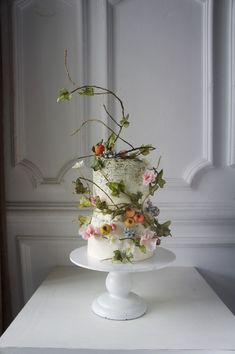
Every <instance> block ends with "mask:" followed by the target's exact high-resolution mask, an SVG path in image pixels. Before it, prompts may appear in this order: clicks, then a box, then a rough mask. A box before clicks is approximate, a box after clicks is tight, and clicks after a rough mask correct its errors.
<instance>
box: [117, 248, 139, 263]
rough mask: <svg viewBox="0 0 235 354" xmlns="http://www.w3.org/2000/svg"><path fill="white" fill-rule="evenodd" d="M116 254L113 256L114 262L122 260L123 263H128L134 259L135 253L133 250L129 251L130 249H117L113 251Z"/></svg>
mask: <svg viewBox="0 0 235 354" xmlns="http://www.w3.org/2000/svg"><path fill="white" fill-rule="evenodd" d="M113 253H114V256H113V258H112V261H113V262H122V263H127V262H130V263H131V261H132V260H133V258H134V257H133V254H132V253H131V252H129V251H128V250H127V251H125V250H123V251H120V250H115V251H113Z"/></svg>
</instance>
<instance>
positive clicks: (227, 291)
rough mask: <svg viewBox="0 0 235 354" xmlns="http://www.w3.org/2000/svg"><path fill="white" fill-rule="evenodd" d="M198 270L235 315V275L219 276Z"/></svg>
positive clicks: (204, 270)
mask: <svg viewBox="0 0 235 354" xmlns="http://www.w3.org/2000/svg"><path fill="white" fill-rule="evenodd" d="M196 269H197V271H198V272H199V273H200V274H201V276H202V277H203V278H204V279H205V280H206V282H207V283H208V284H209V285H210V286H211V287H212V289H213V290H214V291H215V292H216V294H217V295H218V296H219V298H220V299H221V300H222V301H223V302H224V304H225V305H226V306H227V307H228V308H229V309H230V311H232V313H233V314H234V315H235V301H234V294H235V274H234V275H233V276H227V275H226V276H225V275H224V274H219V273H216V272H212V271H209V270H206V269H202V268H196ZM228 284H230V287H228Z"/></svg>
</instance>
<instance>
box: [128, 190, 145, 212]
mask: <svg viewBox="0 0 235 354" xmlns="http://www.w3.org/2000/svg"><path fill="white" fill-rule="evenodd" d="M128 196H129V198H130V200H131V203H132V204H134V205H135V206H137V208H138V206H139V200H140V199H141V198H142V197H143V193H141V192H137V193H131V194H128Z"/></svg>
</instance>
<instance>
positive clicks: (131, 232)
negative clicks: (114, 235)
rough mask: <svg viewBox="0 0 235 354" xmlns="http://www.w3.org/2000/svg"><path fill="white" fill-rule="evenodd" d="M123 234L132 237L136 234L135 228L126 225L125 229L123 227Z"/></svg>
mask: <svg viewBox="0 0 235 354" xmlns="http://www.w3.org/2000/svg"><path fill="white" fill-rule="evenodd" d="M123 234H124V235H125V236H126V237H132V236H134V235H135V229H133V228H131V229H129V228H128V227H126V228H125V229H123Z"/></svg>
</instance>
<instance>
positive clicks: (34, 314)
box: [0, 267, 235, 354]
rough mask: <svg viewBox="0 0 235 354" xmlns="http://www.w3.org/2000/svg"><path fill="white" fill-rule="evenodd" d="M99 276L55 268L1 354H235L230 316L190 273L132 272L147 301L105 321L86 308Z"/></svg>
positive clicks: (99, 286)
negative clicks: (139, 313) (132, 313)
mask: <svg viewBox="0 0 235 354" xmlns="http://www.w3.org/2000/svg"><path fill="white" fill-rule="evenodd" d="M105 276H106V274H105V273H103V272H96V271H90V270H84V269H80V268H79V267H59V268H56V269H55V270H54V271H53V272H52V273H51V274H50V275H49V276H48V278H47V279H46V280H45V281H44V282H43V284H42V285H41V286H40V287H39V289H38V290H37V291H36V293H35V294H34V295H33V297H32V298H31V299H30V300H29V302H28V303H27V304H26V306H25V307H24V309H23V310H22V311H21V312H20V314H19V315H18V317H17V318H16V319H15V320H14V321H13V323H12V324H11V326H10V327H9V328H8V330H7V331H6V332H5V333H4V334H3V336H2V337H1V339H0V353H1V354H37V353H39V354H41V353H44V354H75V353H78V354H80V353H84V354H91V353H96V354H101V353H102V354H103V353H106V354H119V353H129V354H130V353H132V351H133V352H135V354H144V353H152V354H153V353H154V354H156V353H157V354H162V353H164V354H165V353H167V354H171V353H174V354H178V353H184V354H192V353H193V354H198V353H203V354H205V353H211V354H212V353H213V354H217V353H218V354H219V353H220V354H222V353H223V354H225V353H227V354H228V353H230V352H235V318H234V316H233V315H232V313H231V312H230V311H229V310H228V309H227V307H226V306H225V305H224V304H223V303H222V301H221V300H220V299H219V298H218V297H217V296H216V294H215V293H214V292H213V291H212V289H211V288H210V287H209V286H208V285H207V283H206V282H205V281H204V280H203V278H202V277H201V276H200V275H199V273H198V272H197V271H196V270H195V269H194V268H187V267H169V268H165V269H160V270H157V271H152V272H146V273H136V274H133V276H134V289H133V290H134V291H135V292H136V293H138V294H139V295H141V296H142V297H144V298H145V300H146V301H147V303H148V311H147V313H146V314H145V315H144V316H143V317H141V318H138V319H136V320H131V321H110V320H106V319H103V318H100V317H98V316H96V315H95V314H93V313H92V311H91V309H90V305H91V303H92V301H93V300H94V298H95V297H96V296H97V295H99V294H100V293H101V292H103V291H104V290H105V284H104V282H105Z"/></svg>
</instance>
